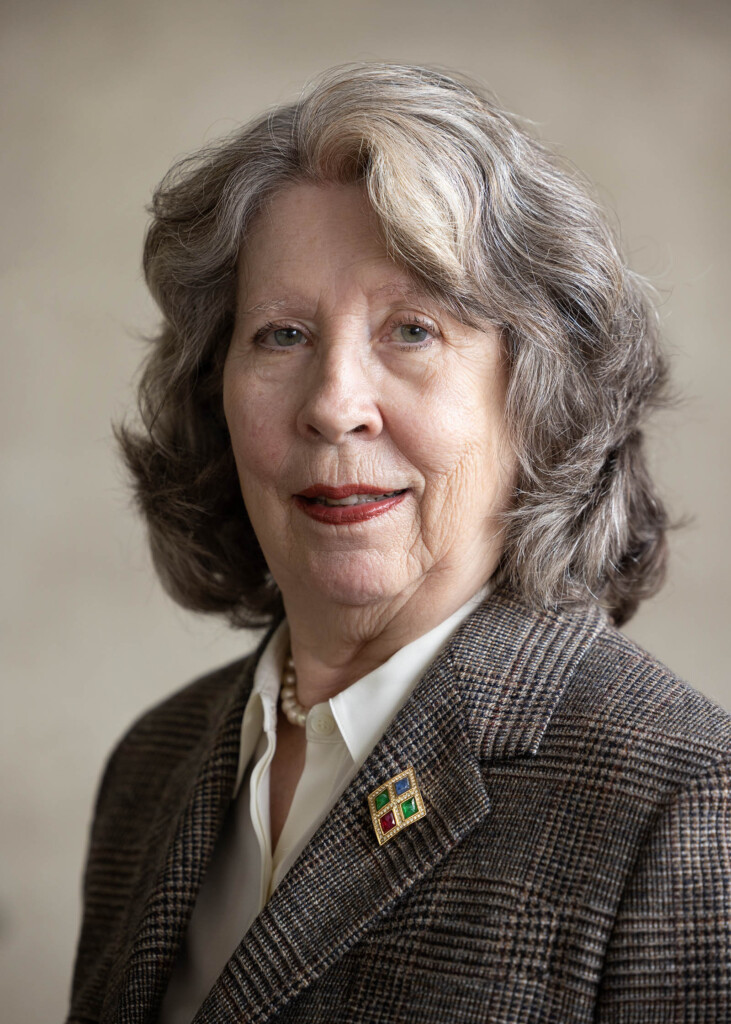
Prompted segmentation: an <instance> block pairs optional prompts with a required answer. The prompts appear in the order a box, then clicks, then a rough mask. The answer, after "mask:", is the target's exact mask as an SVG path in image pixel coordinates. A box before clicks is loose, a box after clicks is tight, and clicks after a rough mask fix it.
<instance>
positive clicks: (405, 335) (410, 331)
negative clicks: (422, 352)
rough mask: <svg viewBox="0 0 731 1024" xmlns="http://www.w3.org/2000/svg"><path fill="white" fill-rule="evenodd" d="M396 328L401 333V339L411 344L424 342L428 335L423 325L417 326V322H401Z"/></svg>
mask: <svg viewBox="0 0 731 1024" xmlns="http://www.w3.org/2000/svg"><path fill="white" fill-rule="evenodd" d="M398 330H399V334H400V335H401V340H402V341H405V342H408V343H409V344H412V345H413V344H416V345H419V344H421V343H423V342H425V341H426V340H427V338H428V337H429V332H428V331H427V329H426V328H425V327H419V325H418V324H402V325H401V327H399V329H398Z"/></svg>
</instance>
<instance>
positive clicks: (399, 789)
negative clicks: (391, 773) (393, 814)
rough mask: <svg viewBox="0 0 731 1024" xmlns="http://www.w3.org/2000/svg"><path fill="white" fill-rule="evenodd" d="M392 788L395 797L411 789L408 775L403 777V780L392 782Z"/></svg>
mask: <svg viewBox="0 0 731 1024" xmlns="http://www.w3.org/2000/svg"><path fill="white" fill-rule="evenodd" d="M393 788H394V789H395V790H396V796H401V794H402V793H405V792H406V791H407V790H409V789H411V782H410V780H409V777H408V775H407V776H405V777H404V778H403V779H398V780H397V781H396V782H394V784H393Z"/></svg>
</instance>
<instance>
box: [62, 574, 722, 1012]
mask: <svg viewBox="0 0 731 1024" xmlns="http://www.w3.org/2000/svg"><path fill="white" fill-rule="evenodd" d="M260 650H261V648H260ZM257 657H258V652H257V653H255V654H253V655H251V656H249V657H247V658H245V659H243V660H240V661H238V662H236V663H234V664H232V665H229V666H227V667H225V668H222V669H219V670H218V671H215V672H213V673H211V674H209V675H207V676H205V677H204V678H202V679H199V680H197V681H196V682H194V683H192V684H191V685H189V686H188V687H186V688H185V689H183V690H181V691H180V692H178V693H177V694H176V695H174V696H173V697H171V698H169V699H168V700H166V701H164V702H163V703H162V704H160V705H159V706H157V707H155V708H153V709H152V710H151V711H149V712H147V713H146V714H145V715H144V716H143V717H142V718H141V719H140V720H139V721H138V722H137V723H136V724H135V725H134V726H133V727H132V728H131V730H130V731H129V732H128V733H127V735H126V736H125V737H124V738H123V739H122V741H121V742H120V744H119V745H118V747H117V748H116V750H115V752H114V753H113V755H112V757H111V758H110V761H109V763H108V765H107V768H106V771H105V773H104V777H103V780H102V784H101V787H100V791H99V794H98V799H97V805H96V811H95V815H94V821H93V826H92V831H91V839H90V848H89V856H88V863H87V868H86V874H85V885H84V917H83V924H82V930H81V937H80V942H79V949H78V955H77V961H76V968H75V973H74V981H73V992H72V999H71V1006H70V1010H69V1015H68V1017H67V1021H68V1022H69V1024H92V1022H98V1024H143V1022H144V1024H152V1022H154V1021H155V1020H156V1018H157V1014H158V1012H159V1007H160V1004H161V1001H162V997H163V994H164V992H165V988H166V985H167V982H168V979H169V976H170V973H171V971H172V968H173V965H174V963H175V959H176V956H177V953H178V951H179V949H180V946H181V942H182V940H183V937H184V935H185V930H186V926H187V923H188V920H189V918H190V915H191V912H192V909H193V906H194V903H195V900H196V895H197V893H198V890H199V888H200V885H201V881H202V879H203V876H204V874H205V871H206V866H207V864H208V863H209V860H210V858H211V854H212V852H213V849H214V847H215V844H216V840H217V838H218V836H219V834H220V832H221V829H222V827H223V824H224V820H225V818H226V814H227V811H228V809H229V807H230V805H231V801H232V794H233V787H234V782H235V776H236V768H237V758H238V744H239V734H240V726H241V717H242V714H243V710H244V707H245V704H246V700H247V697H248V694H249V692H250V689H251V685H252V679H253V670H254V666H255V664H256V659H257ZM407 766H412V767H413V769H414V771H415V777H416V779H418V784H419V788H420V792H421V795H422V797H423V801H424V808H425V815H424V816H423V817H422V818H421V820H419V821H416V822H414V824H412V825H410V826H409V827H408V828H404V829H403V831H402V832H401V833H400V834H399V835H396V836H395V837H394V838H393V839H392V840H390V841H388V842H386V843H384V844H383V845H379V842H378V840H377V837H376V835H375V834H374V829H373V825H372V822H371V814H370V812H369V806H368V795H369V794H371V793H373V791H374V790H376V788H377V787H379V786H381V785H383V783H384V781H385V780H388V779H392V778H393V777H394V776H396V775H398V773H399V772H402V771H403V770H404V769H405V768H406V767H407ZM730 766H731V719H730V718H729V716H728V715H727V714H726V713H725V712H724V711H722V710H721V709H720V708H718V707H717V706H716V705H715V704H713V703H712V702H711V701H709V700H707V699H706V698H704V697H702V696H701V695H700V694H698V693H696V692H695V691H694V690H693V689H691V688H690V687H689V686H688V685H687V684H685V683H683V682H681V681H679V680H678V679H676V678H675V677H674V676H673V675H672V674H671V673H669V672H668V671H667V669H665V668H664V667H663V666H661V665H660V664H658V663H657V662H656V661H655V660H653V659H652V658H651V657H650V656H649V655H647V654H645V653H644V652H643V651H641V650H640V649H639V648H637V647H636V646H635V645H634V644H632V643H631V642H630V641H629V640H628V639H627V638H626V637H625V636H623V635H622V634H621V633H619V632H618V631H617V630H615V629H614V628H613V627H612V626H610V625H609V624H608V623H607V621H606V619H605V617H604V616H603V615H602V613H601V612H600V611H599V610H598V609H596V608H594V607H587V608H586V609H583V610H579V611H576V612H572V613H557V612H552V611H546V612H542V613H539V612H535V611H533V610H531V609H529V608H528V607H527V606H526V605H525V604H524V603H523V602H522V600H521V599H519V598H518V597H516V596H515V595H513V594H511V593H510V592H508V591H506V590H499V591H497V592H496V593H494V594H492V595H491V596H490V597H489V598H488V599H487V600H486V601H485V603H484V604H483V605H481V606H480V607H479V608H478V609H477V610H476V611H475V612H474V613H473V614H472V615H471V616H470V617H469V618H468V619H467V620H466V621H465V622H464V623H463V624H462V626H461V627H460V629H459V630H458V631H457V633H456V634H455V635H454V636H453V638H452V639H451V640H450V641H449V643H448V645H447V646H446V648H445V649H444V650H443V651H442V653H441V654H440V655H439V656H438V658H437V659H436V661H435V662H434V663H433V664H432V665H431V667H430V668H429V670H428V671H427V672H426V674H425V675H424V677H423V678H422V680H421V681H420V683H419V685H418V686H417V688H416V690H415V691H414V693H413V694H412V696H411V697H410V698H409V700H408V702H407V703H406V704H405V705H404V706H403V708H402V709H401V710H400V711H399V713H398V714H397V715H396V717H395V718H394V719H393V721H392V723H391V725H390V726H389V728H388V730H387V731H386V733H385V734H384V736H383V737H382V739H381V740H380V741H379V742H378V743H377V744H376V746H375V747H374V749H373V750H372V752H371V754H370V755H369V757H368V759H367V760H366V762H365V763H364V764H363V766H362V768H361V769H360V771H359V772H358V774H357V775H356V777H355V778H354V779H353V781H352V782H351V784H350V785H349V786H348V788H347V789H346V791H345V792H344V793H343V795H342V797H341V798H340V799H339V800H338V801H337V803H336V804H335V806H334V807H333V809H332V811H331V812H330V814H329V815H328V817H327V818H326V820H325V821H324V822H323V823H322V825H321V826H320V828H319V829H318V831H317V832H316V833H315V835H314V836H313V837H312V839H311V840H310V842H309V843H308V845H307V846H306V847H305V849H304V850H303V852H302V854H301V855H300V857H299V859H298V860H297V861H296V862H295V864H294V865H293V867H292V869H291V870H290V871H289V873H288V874H287V875H286V877H285V878H284V879H283V881H282V883H281V884H280V885H279V886H278V888H277V889H276V891H275V892H274V894H273V896H272V898H271V900H270V901H269V903H268V904H267V906H266V907H265V908H264V910H263V911H262V913H261V914H260V915H259V916H258V918H257V919H256V920H255V922H254V924H253V925H252V927H251V928H250V930H249V931H248V932H247V934H246V935H245V936H242V939H241V942H240V944H239V945H238V946H237V948H236V949H234V950H232V951H231V958H230V960H229V962H228V963H227V964H226V966H225V968H224V970H223V971H222V973H221V975H220V977H219V978H218V980H217V981H216V983H215V984H214V986H213V988H212V989H211V991H210V993H209V995H208V997H207V998H206V1000H205V1002H204V1004H203V1005H202V1007H201V1008H200V1010H199V1011H198V1014H197V1015H196V1017H195V1024H232V1022H249V1021H250V1022H257V1024H264V1022H276V1024H285V1022H286V1024H295V1022H299V1024H305V1022H306V1024H333V1022H336V1021H337V1022H353V1024H355V1022H357V1024H366V1022H396V1024H398V1022H402V1021H403V1022H419V1024H430V1022H434V1024H445V1022H475V1024H477V1022H480V1024H485V1022H489V1024H538V1022H540V1024H553V1022H555V1024H574V1022H576V1024H578V1022H582V1024H589V1022H593V1024H610V1022H614V1024H620V1022H622V1024H630V1022H636V1024H653V1022H658V1024H659V1022H662V1024H669V1022H681V1021H682V1022H691V1021H693V1022H696V1024H701V1022H702V1024H711V1022H714V1024H716V1022H723V1021H731V782H730V779H729V775H730Z"/></svg>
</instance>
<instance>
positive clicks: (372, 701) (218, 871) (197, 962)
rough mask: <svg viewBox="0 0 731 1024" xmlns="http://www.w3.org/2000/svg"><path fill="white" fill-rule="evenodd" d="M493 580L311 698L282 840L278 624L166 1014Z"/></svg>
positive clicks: (181, 1012) (193, 1009)
mask: <svg viewBox="0 0 731 1024" xmlns="http://www.w3.org/2000/svg"><path fill="white" fill-rule="evenodd" d="M488 589H489V588H488V587H485V588H483V589H482V590H481V591H479V593H477V594H475V596H474V597H472V598H471V599H470V600H469V601H468V602H467V603H466V604H464V605H462V607H461V608H459V609H458V610H457V611H456V612H454V614H453V615H450V617H449V618H448V619H445V620H444V622H441V623H440V624H439V625H438V626H435V627H434V629H432V630H430V631H429V632H428V633H426V634H424V636H420V637H418V638H417V639H416V640H414V641H412V642H411V643H410V644H407V645H406V646H405V647H402V648H401V650H399V651H397V652H396V653H395V654H394V655H393V656H392V657H391V658H389V659H388V661H386V662H384V663H383V664H382V665H379V666H378V668H375V669H374V670H373V671H372V672H369V673H368V675H366V676H363V678H362V679H359V680H357V682H355V683H352V684H351V685H350V686H348V687H347V688H346V689H345V690H343V691H342V692H341V693H339V694H337V695H336V696H335V697H332V698H331V699H330V700H328V701H325V702H323V703H322V704H316V705H315V706H314V707H312V708H310V711H309V712H308V715H307V721H306V723H305V730H306V734H307V749H306V753H305V764H304V768H303V771H302V775H301V776H300V779H299V781H298V783H297V788H296V789H295V793H294V797H293V798H292V804H291V806H290V809H289V813H288V815H287V819H286V821H285V823H284V826H283V828H282V832H281V835H280V837H279V841H278V843H277V846H276V848H275V849H274V850H272V848H271V833H270V827H269V768H270V765H271V762H272V758H273V756H274V751H275V748H276V744H277V735H276V726H277V702H278V699H279V687H280V680H281V674H282V668H283V666H284V660H285V658H286V656H287V653H288V651H289V628H288V625H287V623H286V621H285V622H283V623H282V624H281V625H280V626H279V628H278V629H277V630H276V631H275V632H274V633H273V635H272V637H271V638H270V640H269V643H268V644H267V646H266V648H265V649H264V652H263V654H262V656H261V658H260V659H259V664H258V665H257V667H256V671H255V674H254V685H253V688H252V692H251V695H250V697H249V700H248V702H247V705H246V709H245V711H244V717H243V721H242V724H241V745H240V750H239V768H238V773H237V778H236V785H235V789H234V796H235V800H234V803H233V804H232V808H231V811H230V812H229V814H228V817H227V819H226V823H225V825H224V829H223V831H222V833H221V836H220V838H219V841H218V844H217V845H216V849H215V851H214V854H213V857H212V859H211V864H210V866H209V869H208V871H207V873H206V877H205V879H204V881H203V885H202V886H201V890H200V893H199V895H198V899H197V901H196V905H195V908H194V910H193V915H192V917H191V921H190V925H189V927H188V932H187V935H186V938H185V941H184V943H183V947H182V949H181V952H180V956H179V957H178V960H177V962H176V965H175V969H174V971H173V974H172V977H171V980H170V985H169V986H168V990H167V992H166V994H165V998H164V1000H163V1005H162V1010H161V1013H160V1018H159V1021H160V1024H190V1021H191V1020H192V1019H193V1017H194V1016H195V1014H196V1013H197V1011H198V1009H199V1008H200V1006H201V1004H202V1003H203V1001H204V1000H205V997H206V996H207V995H208V992H209V990H210V989H211V987H212V985H213V983H214V982H215V980H216V978H217V977H218V975H219V974H220V973H221V971H222V970H223V968H224V967H225V965H226V963H227V962H228V960H229V958H230V957H231V954H232V953H233V951H234V949H235V948H236V947H237V946H238V944H239V942H240V941H241V940H242V938H243V937H244V935H245V934H246V932H247V931H248V930H249V928H250V927H251V925H252V923H253V921H254V919H255V918H256V917H257V915H258V914H259V913H260V912H261V911H262V910H263V908H264V907H265V906H266V904H267V902H268V901H269V899H270V897H271V895H272V893H273V892H274V890H275V889H276V888H277V886H278V885H279V883H280V882H281V881H282V879H283V878H284V876H285V875H286V874H287V872H288V871H289V869H290V867H292V865H293V864H294V862H295V860H296V859H297V857H298V856H299V854H300V853H301V852H302V850H303V849H304V847H305V846H306V845H307V843H308V842H309V840H310V839H311V838H312V836H313V835H314V833H315V831H316V830H317V828H318V826H319V825H320V824H321V822H322V821H323V820H324V819H325V817H326V816H327V814H328V812H329V811H330V809H331V808H332V807H333V805H334V804H335V802H336V800H337V799H338V797H339V796H340V794H341V793H342V792H343V791H344V790H345V788H346V787H347V785H348V784H349V783H350V781H351V780H352V779H353V777H354V776H355V774H356V773H357V771H358V769H359V768H360V766H361V765H362V764H363V762H364V761H365V759H366V757H367V756H368V754H369V753H370V752H371V750H372V749H373V747H374V746H375V744H376V743H377V742H378V740H379V739H380V738H381V736H382V735H383V734H384V732H385V731H386V729H387V727H388V725H389V724H390V722H391V720H392V719H393V718H394V716H395V715H396V713H397V711H398V710H399V709H400V708H401V706H402V705H403V704H404V703H405V702H406V699H407V698H408V697H409V695H410V694H411V691H412V690H413V689H414V687H415V686H416V684H417V683H418V681H419V679H421V677H422V676H423V675H424V673H425V671H426V669H427V668H428V667H429V665H430V664H431V663H432V662H433V661H434V659H435V658H436V656H437V654H438V653H439V651H440V649H441V648H442V647H443V646H444V644H445V642H446V641H447V640H448V639H449V637H450V636H451V635H452V633H454V631H455V630H456V629H457V627H458V626H459V625H460V623H461V622H462V621H463V620H464V619H465V618H466V617H467V616H468V615H469V614H470V612H472V611H473V610H474V609H475V608H476V607H477V606H478V605H479V604H480V603H481V602H482V601H483V600H484V599H485V597H486V596H487V593H488Z"/></svg>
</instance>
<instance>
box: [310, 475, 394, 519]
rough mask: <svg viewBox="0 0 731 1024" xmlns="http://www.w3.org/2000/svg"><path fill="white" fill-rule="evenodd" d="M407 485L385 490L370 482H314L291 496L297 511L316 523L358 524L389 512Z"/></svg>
mask: <svg viewBox="0 0 731 1024" xmlns="http://www.w3.org/2000/svg"><path fill="white" fill-rule="evenodd" d="M407 490H408V488H403V489H402V490H393V491H386V490H383V489H382V488H380V487H376V486H373V485H371V484H346V485H345V486H343V487H328V486H327V485H326V484H314V485H313V486H312V487H308V488H307V489H306V490H304V491H301V492H300V493H299V494H295V495H294V503H295V505H296V506H297V508H298V509H300V511H302V512H304V513H305V515H307V516H309V517H310V519H315V520H317V521H318V522H320V523H332V524H334V525H337V524H340V523H360V522H364V521H365V520H366V519H373V517H374V516H380V515H383V513H384V512H389V511H390V510H391V509H392V508H395V507H396V505H399V504H400V503H401V502H402V501H403V499H404V496H405V495H406V493H407Z"/></svg>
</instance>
